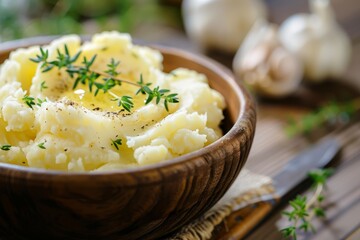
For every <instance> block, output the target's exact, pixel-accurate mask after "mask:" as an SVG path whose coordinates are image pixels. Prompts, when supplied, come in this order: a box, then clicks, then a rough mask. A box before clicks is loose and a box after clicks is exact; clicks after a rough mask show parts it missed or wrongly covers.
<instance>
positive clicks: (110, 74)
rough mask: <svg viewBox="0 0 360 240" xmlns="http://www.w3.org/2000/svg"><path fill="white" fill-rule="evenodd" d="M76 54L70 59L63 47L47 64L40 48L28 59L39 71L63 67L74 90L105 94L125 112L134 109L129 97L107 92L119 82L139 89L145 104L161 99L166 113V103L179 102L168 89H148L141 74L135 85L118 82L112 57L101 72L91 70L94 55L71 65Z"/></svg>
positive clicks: (74, 60) (117, 63) (116, 64)
mask: <svg viewBox="0 0 360 240" xmlns="http://www.w3.org/2000/svg"><path fill="white" fill-rule="evenodd" d="M80 54H81V52H80V51H79V52H77V53H76V54H75V55H74V56H71V55H70V53H69V50H68V47H67V45H65V46H64V51H63V52H61V51H60V50H59V49H58V50H57V58H56V60H54V61H48V56H49V54H48V51H47V50H44V49H42V48H41V47H40V54H39V55H37V56H36V58H31V59H30V60H31V61H33V62H36V63H39V64H40V63H41V65H40V66H41V68H42V71H43V72H47V71H50V70H51V69H53V68H54V67H57V68H58V69H62V68H65V69H66V72H67V73H68V74H69V76H70V78H72V79H74V83H73V89H75V88H77V86H78V85H79V84H82V85H87V86H88V88H89V91H90V92H93V88H96V89H95V91H94V96H97V94H98V93H99V92H100V91H102V92H103V93H107V92H109V93H110V94H111V95H112V96H113V97H114V99H116V101H117V102H118V106H119V107H122V108H124V109H125V110H126V111H129V112H130V110H131V108H133V106H134V103H133V101H132V97H129V96H117V95H116V94H114V93H113V92H111V89H112V88H114V87H116V86H121V84H122V83H127V84H131V85H134V86H137V87H139V89H138V90H137V91H136V93H135V95H137V94H139V93H142V94H145V95H147V98H146V100H145V105H146V104H149V103H150V102H152V100H153V99H155V103H156V104H159V103H160V101H161V100H163V104H164V107H165V109H166V111H169V107H168V104H169V103H178V102H179V99H178V96H177V93H170V90H168V89H160V88H159V86H157V87H155V88H153V89H151V88H150V87H149V86H150V85H151V83H145V82H144V80H143V77H142V75H140V80H139V81H138V82H136V83H134V82H131V81H128V80H125V79H119V78H118V75H119V74H120V72H118V71H117V67H118V66H119V64H120V62H119V61H115V59H113V58H112V59H111V61H110V63H109V64H107V69H106V70H105V71H104V72H97V71H94V70H92V66H93V64H94V62H95V59H96V55H94V56H93V57H92V58H90V59H87V58H86V57H84V58H83V61H82V63H81V65H74V63H75V62H76V61H77V59H78V58H79V56H80ZM100 76H102V77H103V78H102V81H99V78H100ZM30 106H32V105H30Z"/></svg>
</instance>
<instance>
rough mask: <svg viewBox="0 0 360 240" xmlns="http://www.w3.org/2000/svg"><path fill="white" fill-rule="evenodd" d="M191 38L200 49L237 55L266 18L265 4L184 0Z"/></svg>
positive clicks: (257, 1)
mask: <svg viewBox="0 0 360 240" xmlns="http://www.w3.org/2000/svg"><path fill="white" fill-rule="evenodd" d="M182 12H183V20H184V25H185V30H186V32H187V34H188V36H189V38H190V39H191V40H192V41H194V42H195V43H196V44H197V45H198V46H199V47H200V48H201V49H203V50H208V49H217V50H221V51H224V52H228V53H235V52H236V50H237V49H238V48H239V46H240V44H241V42H242V41H243V39H244V38H245V36H246V34H247V33H248V31H249V30H250V28H251V26H252V25H253V24H254V22H255V21H256V20H257V19H263V18H266V7H265V5H264V3H263V2H262V0H222V1H219V0H183V3H182Z"/></svg>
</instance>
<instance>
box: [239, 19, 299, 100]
mask: <svg viewBox="0 0 360 240" xmlns="http://www.w3.org/2000/svg"><path fill="white" fill-rule="evenodd" d="M233 70H234V72H235V74H236V76H237V77H238V78H239V79H242V80H243V81H244V82H246V83H247V84H248V85H249V86H250V87H251V88H252V89H253V90H254V91H255V92H257V93H258V94H260V95H264V96H268V97H283V96H286V95H289V94H291V93H293V92H294V91H295V90H296V89H297V88H298V86H299V84H300V82H301V80H302V71H303V69H302V65H301V63H300V61H299V59H298V58H297V57H296V56H295V55H294V54H292V53H291V52H289V51H288V50H287V49H286V48H284V47H283V46H282V45H281V43H280V41H279V39H278V29H277V27H276V26H275V25H272V24H269V23H267V22H265V21H258V22H257V23H256V24H255V25H254V27H253V28H252V30H251V31H250V33H249V34H248V36H247V37H246V38H245V40H244V42H243V45H242V46H241V48H240V49H239V50H238V52H237V53H236V55H235V58H234V61H233Z"/></svg>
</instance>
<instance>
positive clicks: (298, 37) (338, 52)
mask: <svg viewBox="0 0 360 240" xmlns="http://www.w3.org/2000/svg"><path fill="white" fill-rule="evenodd" d="M310 6H311V10H312V14H297V15H294V16H292V17H290V18H289V19H287V20H286V21H285V22H284V23H283V24H282V25H281V27H280V29H279V32H280V39H281V41H282V43H283V44H284V46H286V47H287V48H288V49H289V50H291V51H292V52H294V53H295V54H297V55H298V56H299V57H300V58H301V60H302V62H303V64H304V71H305V77H306V79H307V80H311V81H322V80H324V79H326V78H338V77H340V76H341V75H342V74H343V73H344V71H345V70H346V68H347V65H348V62H349V59H350V53H351V43H350V40H349V37H348V36H347V35H346V33H345V32H344V31H343V30H342V29H341V27H340V26H339V25H338V24H337V22H336V20H335V16H334V12H333V10H332V8H331V6H330V1H329V0H310Z"/></svg>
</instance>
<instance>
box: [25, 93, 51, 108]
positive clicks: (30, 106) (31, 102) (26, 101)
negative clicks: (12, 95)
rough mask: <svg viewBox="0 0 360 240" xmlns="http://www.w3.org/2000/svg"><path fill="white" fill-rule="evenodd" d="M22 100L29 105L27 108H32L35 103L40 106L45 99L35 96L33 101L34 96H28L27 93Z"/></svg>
mask: <svg viewBox="0 0 360 240" xmlns="http://www.w3.org/2000/svg"><path fill="white" fill-rule="evenodd" d="M22 100H23V101H24V102H25V104H26V105H28V106H29V108H31V109H34V108H33V106H35V105H37V106H39V107H40V106H41V104H43V103H44V102H46V99H40V98H37V99H36V100H37V102H35V98H33V97H30V96H28V95H25V96H24V97H23V98H22Z"/></svg>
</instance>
